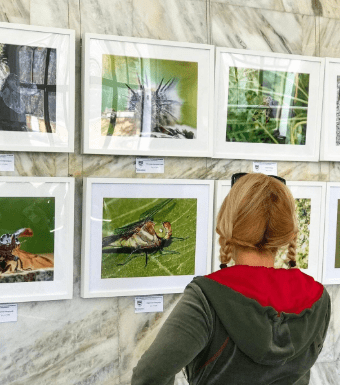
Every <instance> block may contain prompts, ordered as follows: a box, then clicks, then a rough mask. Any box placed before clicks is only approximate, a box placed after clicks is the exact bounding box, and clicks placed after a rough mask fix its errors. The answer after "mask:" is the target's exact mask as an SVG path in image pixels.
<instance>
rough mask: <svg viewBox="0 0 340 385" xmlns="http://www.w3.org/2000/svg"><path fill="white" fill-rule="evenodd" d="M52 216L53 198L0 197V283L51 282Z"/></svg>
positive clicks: (52, 266) (53, 209) (52, 264)
mask: <svg viewBox="0 0 340 385" xmlns="http://www.w3.org/2000/svg"><path fill="white" fill-rule="evenodd" d="M54 213H55V207H54V198H43V197H27V198H21V197H20V198H19V197H13V198H12V197H0V283H9V282H32V281H52V280H53V277H54V274H53V270H54V232H53V230H54ZM23 225H27V227H23ZM14 226H15V229H16V230H14V231H13V230H12V229H13V228H14Z"/></svg>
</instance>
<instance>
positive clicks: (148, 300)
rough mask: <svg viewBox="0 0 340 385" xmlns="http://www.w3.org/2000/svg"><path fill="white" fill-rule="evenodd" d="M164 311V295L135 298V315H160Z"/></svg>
mask: <svg viewBox="0 0 340 385" xmlns="http://www.w3.org/2000/svg"><path fill="white" fill-rule="evenodd" d="M162 311H163V296H162V295H150V296H144V297H135V313H160V312H162Z"/></svg>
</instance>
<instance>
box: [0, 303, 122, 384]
mask: <svg viewBox="0 0 340 385" xmlns="http://www.w3.org/2000/svg"><path fill="white" fill-rule="evenodd" d="M117 306H118V303H117V299H114V298H113V299H112V298H109V299H100V300H97V299H82V298H74V299H72V300H65V301H50V302H40V303H37V302H33V303H24V304H19V306H18V322H16V323H5V324H1V349H2V351H1V362H0V383H1V384H2V385H7V384H14V383H15V384H17V385H19V384H20V385H23V384H35V385H43V384H44V385H46V384H48V383H51V384H55V385H65V384H79V385H80V384H81V383H82V384H103V383H105V381H106V379H108V378H110V380H111V382H110V383H111V384H115V385H118V384H119V377H118V349H119V346H118V333H117V323H118V311H117ZM18 330H22V331H23V333H20V332H18ZM23 335H24V337H23ZM84 381H85V382H84Z"/></svg>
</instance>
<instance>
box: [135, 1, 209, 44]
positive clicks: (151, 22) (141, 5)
mask: <svg viewBox="0 0 340 385" xmlns="http://www.w3.org/2000/svg"><path fill="white" fill-rule="evenodd" d="M132 34H133V36H138V37H144V38H152V39H161V40H174V41H187V42H192V43H208V35H207V10H206V4H205V2H204V1H197V0H185V1H183V0H147V1H140V0H133V29H132Z"/></svg>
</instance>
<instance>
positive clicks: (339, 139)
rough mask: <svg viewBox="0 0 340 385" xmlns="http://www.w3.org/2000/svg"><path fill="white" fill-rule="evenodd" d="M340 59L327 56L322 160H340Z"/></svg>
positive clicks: (321, 144)
mask: <svg viewBox="0 0 340 385" xmlns="http://www.w3.org/2000/svg"><path fill="white" fill-rule="evenodd" d="M339 146H340V59H335V58H329V57H328V58H325V85H324V96H323V114H322V130H321V143H320V160H324V161H325V160H328V161H339V160H340V154H339V149H340V147H339Z"/></svg>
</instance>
